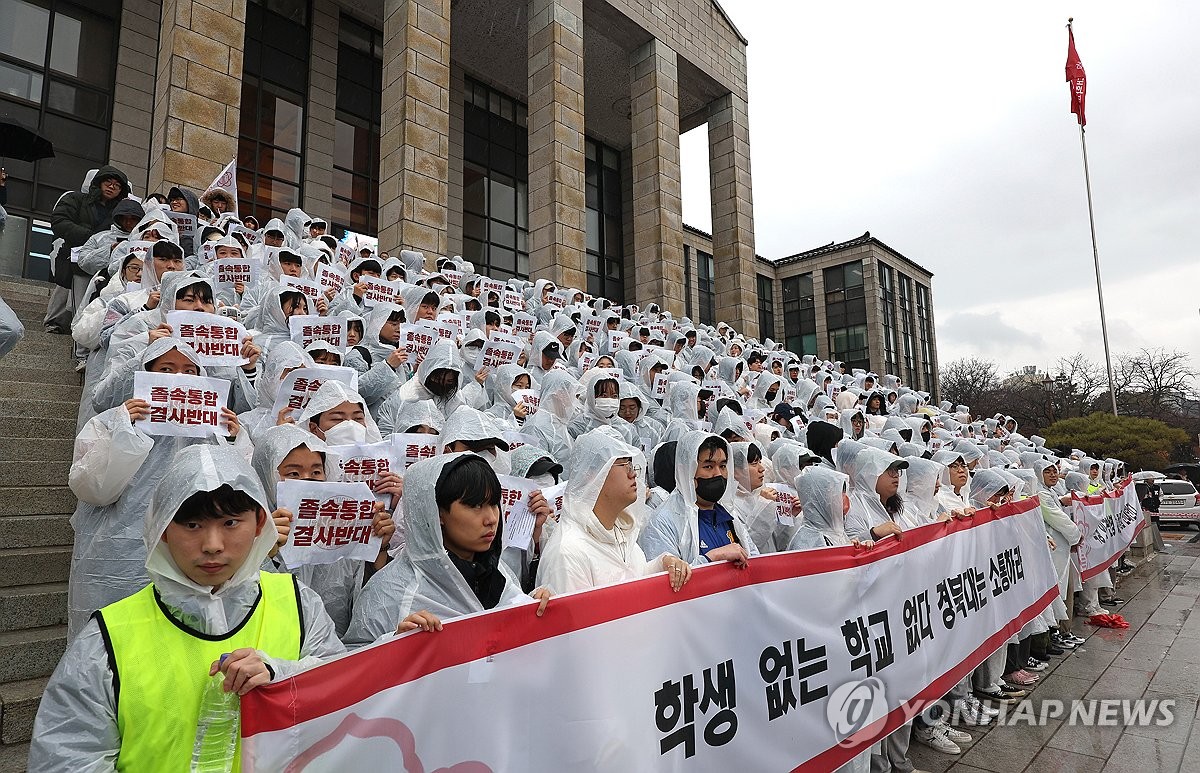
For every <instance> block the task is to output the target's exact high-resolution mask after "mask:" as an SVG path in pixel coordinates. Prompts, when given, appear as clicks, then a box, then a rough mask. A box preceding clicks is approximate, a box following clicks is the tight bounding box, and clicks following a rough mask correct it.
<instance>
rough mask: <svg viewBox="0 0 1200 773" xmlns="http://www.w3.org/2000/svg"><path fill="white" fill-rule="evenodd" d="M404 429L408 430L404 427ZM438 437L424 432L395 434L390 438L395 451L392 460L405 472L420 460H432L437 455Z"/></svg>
mask: <svg viewBox="0 0 1200 773" xmlns="http://www.w3.org/2000/svg"><path fill="white" fill-rule="evenodd" d="M404 429H408V427H405V428H404ZM440 437H441V436H440V435H429V434H426V433H424V432H396V433H393V434H392V435H391V437H390V440H391V443H392V447H393V448H394V449H395V455H394V458H395V459H396V463H397V464H398V465H399V466H400V468H401V469H404V470H407V469H408V468H409V467H411V466H412V465H413V464H415V463H417V462H419V461H421V460H422V459H432V458H433V457H435V456H437V455H438V448H440V445H439V439H440Z"/></svg>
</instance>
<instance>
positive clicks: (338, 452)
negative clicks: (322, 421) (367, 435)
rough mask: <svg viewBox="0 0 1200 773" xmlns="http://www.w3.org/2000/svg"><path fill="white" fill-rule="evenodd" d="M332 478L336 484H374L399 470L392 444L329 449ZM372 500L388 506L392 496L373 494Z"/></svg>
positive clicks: (346, 446) (367, 444)
mask: <svg viewBox="0 0 1200 773" xmlns="http://www.w3.org/2000/svg"><path fill="white" fill-rule="evenodd" d="M329 454H330V456H331V457H332V461H333V463H332V465H331V464H328V463H327V464H326V467H332V468H333V469H334V470H335V476H334V479H335V480H337V481H338V482H339V483H366V484H368V485H372V486H373V485H374V484H375V483H378V482H379V480H380V479H381V478H382V477H383V476H384V475H386V474H387V473H389V472H395V471H396V470H397V469H400V468H401V465H400V463H399V462H398V461H397V459H396V448H395V444H393V443H392V441H391V440H383V441H381V442H379V443H352V444H350V445H344V446H329ZM375 498H376V499H377V500H379V501H380V502H383V503H384V505H388V504H390V502H389V500H390V499H391V494H376V495H375Z"/></svg>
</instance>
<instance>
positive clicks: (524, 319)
mask: <svg viewBox="0 0 1200 773" xmlns="http://www.w3.org/2000/svg"><path fill="white" fill-rule="evenodd" d="M536 327H537V317H534V316H533V315H531V314H523V313H517V314H513V324H512V332H513V335H515V336H519V337H521V338H524V339H529V338H532V337H533V331H534V329H535V328H536Z"/></svg>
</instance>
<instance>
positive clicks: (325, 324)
mask: <svg viewBox="0 0 1200 773" xmlns="http://www.w3.org/2000/svg"><path fill="white" fill-rule="evenodd" d="M349 329H350V320H348V319H346V318H345V317H322V316H320V315H319V314H296V315H294V316H291V317H288V330H289V331H290V332H291V334H292V340H293V341H295V342H296V343H297V344H299V345H300V348H301V349H303V348H305V347H307V346H308V345H309V344H311V343H312V342H313V341H328V342H329V343H331V344H333V345H334V346H336V347H338V348H339V349H345V348H346V346H347V345H348V344H349Z"/></svg>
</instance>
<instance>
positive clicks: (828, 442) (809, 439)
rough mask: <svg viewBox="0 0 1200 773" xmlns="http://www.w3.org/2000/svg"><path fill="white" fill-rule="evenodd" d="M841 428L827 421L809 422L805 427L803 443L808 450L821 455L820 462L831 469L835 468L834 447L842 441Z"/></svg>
mask: <svg viewBox="0 0 1200 773" xmlns="http://www.w3.org/2000/svg"><path fill="white" fill-rule="evenodd" d="M843 434H844V433H843V432H842V428H841V427H838V426H837V425H835V424H830V423H829V422H827V421H814V422H810V423H809V425H808V427H806V428H805V434H804V438H805V440H804V444H805V445H806V446H808V450H810V451H812V452H813V453H814V454H816V455H817V456H819V457H821V464H823V465H825V466H826V467H828V468H829V469H831V470H834V469H837V466H836V464H835V462H837V459H836V458H835V457H834V455H833V450H834V448H835V447H836V446H837V445H838V443H841V442H842V437H843Z"/></svg>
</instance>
